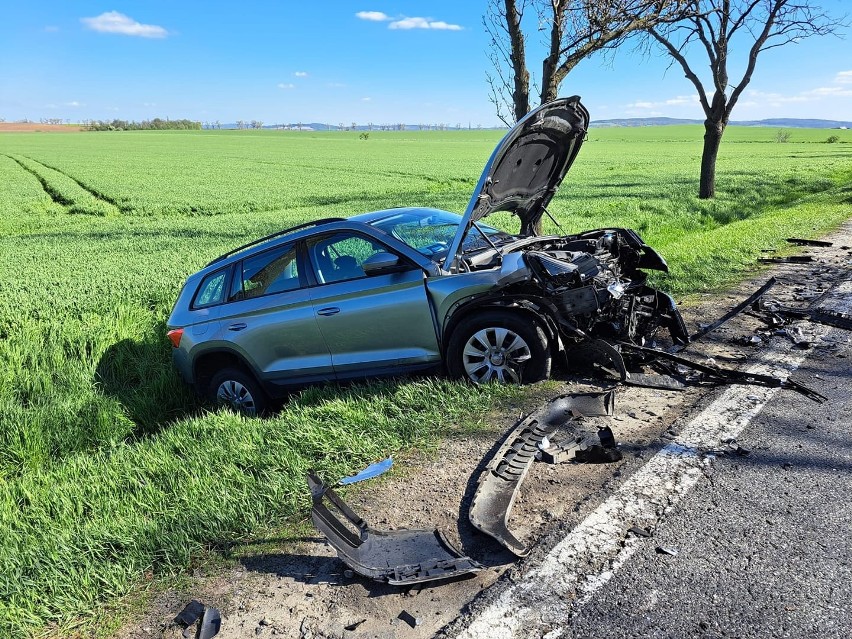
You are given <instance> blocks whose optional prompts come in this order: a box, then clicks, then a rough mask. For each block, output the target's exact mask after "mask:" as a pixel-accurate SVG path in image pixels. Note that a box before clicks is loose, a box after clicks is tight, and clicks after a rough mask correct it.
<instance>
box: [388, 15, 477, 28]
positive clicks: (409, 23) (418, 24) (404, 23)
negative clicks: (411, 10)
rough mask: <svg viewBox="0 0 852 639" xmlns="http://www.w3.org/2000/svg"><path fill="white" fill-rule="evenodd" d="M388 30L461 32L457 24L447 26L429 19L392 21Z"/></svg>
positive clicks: (447, 24) (445, 23)
mask: <svg viewBox="0 0 852 639" xmlns="http://www.w3.org/2000/svg"><path fill="white" fill-rule="evenodd" d="M388 29H436V30H441V31H461V30H462V27H461V26H460V25H458V24H449V23H447V22H443V21H441V20H432V19H430V18H402V19H401V20H394V21H393V22H391V23H390V24H389V25H388Z"/></svg>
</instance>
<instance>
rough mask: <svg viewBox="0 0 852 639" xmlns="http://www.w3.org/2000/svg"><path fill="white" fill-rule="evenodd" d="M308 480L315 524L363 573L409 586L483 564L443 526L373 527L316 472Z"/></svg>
mask: <svg viewBox="0 0 852 639" xmlns="http://www.w3.org/2000/svg"><path fill="white" fill-rule="evenodd" d="M308 486H309V488H310V491H311V498H312V500H313V507H312V508H311V520H312V521H313V523H314V526H316V528H317V530H319V531H320V532H321V533H322V534H323V535H325V536H326V538H327V539H328V541H329V543H331V545H332V546H333V547H334V549H335V550H336V551H337V556H338V557H340V559H341V560H343V562H344V563H345V564H346V565H347V566H349V567H351V568H352V569H353V570H354V571H355V572H357V573H358V574H361V575H364V576H365V577H370V578H371V579H375V580H377V581H384V582H387V583H389V584H391V585H394V586H405V585H410V584H416V583H421V582H424V581H433V580H436V579H448V578H450V577H457V576H459V575H464V574H466V573H470V572H476V571H478V570H481V569H482V566H481V565H480V564H479V563H477V562H475V561H474V560H472V559H471V558H470V557H465V556H464V555H462V554H461V553H460V552H459V551H458V550H456V549H455V548H454V547H453V546H452V544H450V542H449V541H448V540H447V539H446V538H445V537H444V535H443V534H442V533H441V532H440V531H439V530H416V529H410V530H405V529H403V530H392V531H384V530H376V529H374V528H370V526H369V525H368V524H367V522H365V521H364V520H363V519H361V517H359V516H358V515H357V514H355V512H354V511H353V510H352V509H351V508H349V506H347V505H346V503H345V502H344V501H343V500H342V499H340V497H338V496H337V494H336V493H335V492H334V490H332V489H331V488H329V487H328V486H326V485H324V484H323V483H322V481H321V480H320V478H319V477H317V475H315V474H314V473H308ZM332 509H334V511H336V512H334V511H333V510H332Z"/></svg>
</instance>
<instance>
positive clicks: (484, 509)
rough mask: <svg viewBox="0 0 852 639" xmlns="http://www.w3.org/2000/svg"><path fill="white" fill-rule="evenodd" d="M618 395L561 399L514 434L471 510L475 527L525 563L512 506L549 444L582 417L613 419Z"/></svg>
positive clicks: (481, 480) (484, 477) (486, 473)
mask: <svg viewBox="0 0 852 639" xmlns="http://www.w3.org/2000/svg"><path fill="white" fill-rule="evenodd" d="M614 408H615V392H614V391H608V392H605V393H576V394H573V395H561V396H559V397H557V398H555V399H553V400H551V401H550V402H548V403H547V404H546V405H545V406H544V407H543V408H541V409H540V410H537V411H535V412H534V413H532V414H530V415H529V416H528V417H526V418H525V419H524V420H522V421H521V422H520V423H519V424H518V425H517V426H516V427H515V428H514V429H513V430H512V432H511V433H509V435H508V437H506V440H505V441H504V442H503V445H502V446H500V448H499V449H498V450H497V453H496V454H495V455H494V457H493V458H492V459H491V461H490V462H489V463H488V465H487V466H486V468H485V470H484V471H483V473H482V475H481V476H480V478H479V484H478V486H477V489H476V494H475V495H474V496H473V502H472V503H471V506H470V513H469V517H470V521H471V523H472V524H473V525H474V526H475V527H476V528H478V529H479V530H481V531H482V532H484V533H485V534H486V535H490V536H491V537H493V538H494V539H496V540H497V541H499V542H500V543H501V544H503V545H504V546H505V547H506V548H508V549H509V550H511V551H512V552H513V553H515V554H516V555H517V556H519V557H525V556H526V555H527V554H529V551H530V548H529V547H528V546H527V545H526V544H525V543H523V542H522V541H521V540H519V539H518V538H517V537H516V536H515V534H514V533H513V532H512V531H511V530H509V517H510V515H511V513H512V506H513V505H514V503H515V498H516V497H517V495H518V491H519V489H520V487H521V484H522V483H523V481H524V478H525V477H526V476H527V472H528V471H529V469H530V466H531V465H532V463H533V461H534V460H535V458H536V453H537V452H538V451H539V450H540V448H542V444H543V442H544V441H545V438H547V437H550V436H551V435H553V434H554V433H555V432H556V430H557V429H558V428H560V427H565V426H566V425H567V424H568V423H569V422H571V421H574V420H576V419H579V418H581V417H606V416H611V415H612V414H613V410H614Z"/></svg>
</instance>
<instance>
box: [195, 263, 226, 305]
mask: <svg viewBox="0 0 852 639" xmlns="http://www.w3.org/2000/svg"><path fill="white" fill-rule="evenodd" d="M227 280H228V269H222V270H221V271H216V272H215V273H211V274H210V275H208V276H207V277H205V278H204V280H203V281H202V282H201V286H199V287H198V292H197V293H196V294H195V300H193V302H192V307H193V308H204V307H207V306H215V305H216V304H221V303H222V301H223V300H224V299H225V284H226V282H227Z"/></svg>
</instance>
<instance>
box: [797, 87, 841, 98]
mask: <svg viewBox="0 0 852 639" xmlns="http://www.w3.org/2000/svg"><path fill="white" fill-rule="evenodd" d="M850 95H852V87H849V88H846V87H817V88H816V89H811V90H810V91H805V92H804V96H805V97H810V96H813V97H815V98H822V97H846V96H850Z"/></svg>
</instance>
